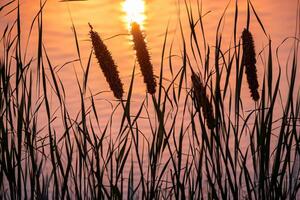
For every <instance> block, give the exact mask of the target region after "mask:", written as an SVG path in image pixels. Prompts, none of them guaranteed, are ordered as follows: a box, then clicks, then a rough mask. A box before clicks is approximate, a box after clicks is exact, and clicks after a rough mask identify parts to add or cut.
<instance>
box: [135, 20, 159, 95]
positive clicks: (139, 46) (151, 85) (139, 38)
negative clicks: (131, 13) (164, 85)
mask: <svg viewBox="0 0 300 200" xmlns="http://www.w3.org/2000/svg"><path fill="white" fill-rule="evenodd" d="M131 34H132V37H133V43H134V49H135V51H136V57H137V59H138V62H139V65H140V68H141V71H142V74H143V77H144V82H145V83H146V85H147V91H148V92H149V93H150V94H154V93H155V90H156V81H155V78H154V75H153V66H152V63H151V61H150V55H149V52H148V49H147V45H146V43H145V38H144V36H143V34H142V31H141V29H140V26H139V24H138V23H136V22H133V23H131Z"/></svg>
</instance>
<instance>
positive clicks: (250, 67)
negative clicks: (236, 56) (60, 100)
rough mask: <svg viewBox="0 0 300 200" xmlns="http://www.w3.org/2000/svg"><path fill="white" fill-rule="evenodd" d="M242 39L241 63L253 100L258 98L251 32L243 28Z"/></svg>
mask: <svg viewBox="0 0 300 200" xmlns="http://www.w3.org/2000/svg"><path fill="white" fill-rule="evenodd" d="M242 40H243V64H244V66H246V75H247V81H248V85H249V89H250V93H251V97H252V99H253V100H254V101H258V100H259V93H258V86H259V85H258V81H257V74H256V73H257V70H256V65H255V64H256V58H255V50H254V42H253V37H252V34H251V33H250V32H249V31H248V30H247V29H244V31H243V33H242Z"/></svg>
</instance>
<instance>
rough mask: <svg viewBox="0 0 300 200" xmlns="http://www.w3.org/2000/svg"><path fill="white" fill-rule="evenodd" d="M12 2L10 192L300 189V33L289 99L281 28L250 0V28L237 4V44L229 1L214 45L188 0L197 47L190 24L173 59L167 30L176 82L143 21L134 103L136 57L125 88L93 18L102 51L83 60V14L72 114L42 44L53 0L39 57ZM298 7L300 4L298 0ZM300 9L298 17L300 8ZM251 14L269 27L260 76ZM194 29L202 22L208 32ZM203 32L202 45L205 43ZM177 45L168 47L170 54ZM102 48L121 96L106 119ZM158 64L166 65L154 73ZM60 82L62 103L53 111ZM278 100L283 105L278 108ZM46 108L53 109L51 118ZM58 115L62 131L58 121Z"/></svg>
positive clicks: (6, 134)
mask: <svg viewBox="0 0 300 200" xmlns="http://www.w3.org/2000/svg"><path fill="white" fill-rule="evenodd" d="M197 2H198V6H199V7H200V5H199V4H200V3H199V1H197ZM12 3H16V5H17V7H16V9H15V10H14V12H16V13H17V14H16V20H15V22H14V23H12V24H8V25H7V27H6V28H5V29H4V30H1V34H0V39H1V40H0V41H1V48H2V50H1V51H0V52H1V53H2V55H0V90H1V92H0V199H13V200H15V199H248V200H258V199H270V200H271V199H297V198H299V197H300V192H299V190H300V145H299V144H300V88H299V85H297V84H296V81H297V80H296V79H297V78H299V66H298V65H299V63H298V62H299V60H298V59H299V57H298V55H299V41H300V38H298V36H299V34H300V33H297V34H296V35H295V37H294V38H287V39H289V40H293V41H294V46H293V47H292V49H291V52H292V53H291V57H290V59H291V60H292V62H289V61H286V63H287V65H288V69H289V70H290V71H289V74H290V78H289V82H288V89H287V91H285V93H284V94H285V95H286V98H282V97H281V91H280V85H281V84H282V81H283V80H282V74H281V71H282V70H285V69H282V66H281V65H280V64H279V63H280V62H273V61H275V60H276V59H279V58H278V55H276V56H274V55H273V54H272V52H273V48H272V46H271V38H269V37H268V36H267V34H266V30H265V28H264V26H263V23H262V21H261V20H260V18H259V16H258V15H257V12H256V10H255V8H254V6H253V5H252V3H251V1H248V9H247V24H245V29H244V31H243V32H242V33H239V32H238V31H237V22H238V18H239V12H238V3H236V5H235V6H236V7H235V8H236V9H235V13H234V22H235V23H234V27H233V28H232V35H233V47H232V46H230V47H229V48H227V49H226V48H224V47H222V42H223V41H222V32H220V24H221V23H222V22H223V20H224V15H225V12H224V13H223V14H222V15H221V18H220V21H219V26H218V28H217V30H216V33H215V34H216V41H215V44H214V46H209V45H208V44H206V42H205V41H206V38H205V33H204V29H203V27H204V26H203V24H202V23H203V21H202V13H200V10H198V12H199V13H196V14H194V15H193V14H192V12H191V7H190V5H189V4H188V3H185V6H186V10H187V14H188V19H189V21H188V23H189V27H190V30H188V31H189V32H190V40H191V41H190V44H191V48H192V49H193V50H192V53H191V54H189V53H188V51H187V48H189V47H188V45H189V43H187V40H186V38H185V37H184V34H183V30H182V27H181V26H180V31H181V33H182V38H181V40H182V41H181V43H182V46H181V52H180V53H181V63H180V66H179V69H176V70H175V66H174V65H173V64H174V63H173V60H172V59H173V58H172V56H171V55H172V53H171V51H172V49H165V47H166V42H167V37H168V34H167V33H168V31H166V34H165V40H164V46H163V48H162V58H165V57H167V60H168V66H167V67H169V68H170V71H171V73H172V78H173V79H172V80H170V81H169V82H166V83H165V82H163V80H164V67H166V66H164V64H163V63H162V64H161V67H160V68H155V70H154V67H153V65H152V63H151V59H150V53H149V52H148V49H147V43H146V41H145V35H144V33H143V32H142V31H141V30H140V27H139V25H138V24H137V23H134V22H133V23H132V24H131V30H130V34H131V35H132V38H133V40H132V44H133V48H134V50H135V51H136V58H137V62H138V63H139V66H140V69H141V72H142V75H143V78H144V82H145V85H146V89H145V91H147V94H145V100H144V101H143V102H141V104H140V107H139V108H138V111H137V112H136V113H134V112H133V111H132V110H133V109H132V104H131V103H132V102H131V100H132V93H133V90H134V87H133V83H134V79H135V67H133V73H132V77H131V82H130V85H129V88H128V90H127V91H124V89H123V84H122V80H121V78H120V75H119V74H121V73H122V72H120V73H119V71H118V68H117V64H115V62H114V60H113V58H114V57H113V56H112V54H111V53H110V51H109V46H108V47H107V46H106V45H105V44H104V42H103V40H102V39H101V37H100V35H101V34H100V35H99V34H98V33H97V32H96V31H95V30H94V29H93V27H92V25H90V29H91V30H90V33H89V36H90V39H91V41H90V42H91V47H92V50H91V53H90V57H89V60H88V63H87V64H86V66H84V65H83V62H82V61H81V57H80V53H79V52H80V49H79V45H78V39H77V35H76V30H75V27H74V25H73V28H72V30H73V32H74V37H75V41H76V46H77V52H78V60H79V61H80V62H79V63H80V65H81V67H82V68H83V69H84V77H83V81H82V83H81V80H79V79H78V78H77V85H78V89H79V91H80V96H79V99H78V102H79V103H80V106H81V108H80V111H79V112H78V115H77V116H75V117H73V116H71V115H70V111H69V110H68V108H67V105H66V95H65V90H66V89H67V88H65V87H64V83H63V82H62V81H61V80H60V78H59V76H58V72H57V69H55V67H53V66H52V65H51V60H50V58H49V57H48V54H47V50H46V48H45V46H44V44H43V26H45V25H44V24H43V12H42V11H43V7H44V5H45V3H46V2H45V3H44V4H42V3H41V10H40V12H38V13H37V15H36V17H35V18H34V21H33V22H32V24H37V28H38V38H37V39H38V48H37V51H36V57H34V58H32V59H29V60H25V57H26V56H24V53H23V52H24V49H23V48H24V47H23V46H22V45H21V44H22V40H24V38H22V37H21V32H22V30H21V26H20V24H21V23H22V19H21V17H20V9H21V8H20V3H19V2H15V1H11V2H9V3H7V4H6V5H0V6H2V7H0V12H5V13H6V12H7V11H6V6H8V5H10V4H12ZM298 6H299V8H298V10H300V5H299V3H298ZM250 16H251V17H252V18H251V19H250ZM297 16H298V18H297V19H296V21H297V22H299V16H300V13H297ZM181 23H182V22H181V21H180V24H181ZM250 23H258V24H259V25H260V28H261V30H262V31H263V32H264V33H265V35H266V37H267V38H269V44H268V46H267V47H266V48H265V49H266V52H267V62H266V64H265V66H264V67H265V72H264V74H260V75H259V76H258V75H257V69H256V59H257V58H256V53H255V49H254V43H255V37H253V36H252V34H251V32H250V31H251V29H250V28H249V27H250ZM33 28H34V26H32V27H31V29H30V32H31V31H32V29H33ZM196 29H199V30H201V34H200V35H199V34H198V31H199V30H197V31H196ZM28 40H29V39H28ZM200 41H201V42H200ZM203 41H204V42H203ZM285 41H286V40H285ZM202 43H204V47H201V46H200V44H202ZM27 48H36V47H30V46H26V48H25V49H26V50H27ZM171 48H172V47H171ZM26 50H25V52H26ZM277 50H278V49H277ZM167 51H169V52H170V54H169V55H165V53H166V52H167ZM93 52H94V55H95V58H96V60H97V61H98V64H99V66H100V68H101V70H102V72H103V74H104V76H105V78H106V81H107V83H108V85H109V86H110V89H111V90H112V93H113V95H114V97H115V98H116V100H117V107H116V108H115V110H117V109H121V115H120V116H119V117H115V116H114V115H115V110H114V112H112V113H111V120H110V121H109V122H108V123H107V125H106V126H105V128H104V129H101V128H100V120H101V119H100V118H99V114H98V111H97V109H96V102H95V99H94V96H93V95H91V96H88V95H87V94H86V93H87V80H88V76H89V68H90V65H91V59H92V55H93ZM276 52H277V51H276ZM277 53H278V52H277ZM25 54H26V53H25ZM114 56H115V55H114ZM116 56H117V55H116ZM190 59H195V60H199V63H198V65H197V66H195V65H194V64H191V62H190ZM33 61H35V62H33ZM162 62H163V61H162ZM33 63H34V64H33ZM165 65H166V64H165ZM275 68H276V69H278V74H276V75H275V73H274V69H275ZM153 71H155V72H156V73H159V74H158V75H157V76H155V75H154V72H153ZM74 76H76V77H77V75H75V74H74ZM232 77H233V78H232ZM258 77H260V78H258ZM245 81H247V83H248V85H249V90H250V92H249V93H250V95H251V98H252V101H253V102H254V104H253V105H254V107H253V108H252V110H250V111H245V110H244V106H243V102H244V101H245V99H243V97H242V96H241V88H242V83H243V82H245ZM190 83H191V84H190ZM189 85H191V87H189ZM99 87H100V86H99ZM50 93H53V94H54V97H51V98H54V99H56V100H57V102H58V108H55V109H56V110H55V111H54V110H53V109H54V108H52V107H51V105H52V104H51V100H50V97H49V94H50ZM36 97H37V98H36ZM279 107H280V109H282V111H281V112H280V113H281V114H280V116H278V112H277V110H276V109H279ZM56 115H59V117H56ZM145 116H146V117H145ZM41 117H43V118H44V119H45V120H46V124H45V125H42V126H41V125H40V124H39V121H40V118H41ZM116 119H118V120H119V124H120V125H119V127H118V128H117V130H118V131H116V130H115V129H114V130H113V134H114V135H115V137H112V128H111V126H112V123H113V120H116ZM58 120H61V122H59V123H60V126H61V129H59V130H60V132H58V129H57V125H55V123H54V122H56V121H58ZM141 121H143V123H145V122H146V123H147V125H148V127H149V130H148V131H149V132H150V134H149V135H145V134H144V130H143V129H142V128H141V124H142V122H141ZM114 123H116V122H114ZM184 144H188V145H184Z"/></svg>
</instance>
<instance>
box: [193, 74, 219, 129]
mask: <svg viewBox="0 0 300 200" xmlns="http://www.w3.org/2000/svg"><path fill="white" fill-rule="evenodd" d="M191 80H192V84H193V94H194V95H193V96H194V99H193V102H194V105H195V108H196V110H197V111H198V112H200V108H202V112H203V116H204V118H205V120H206V124H207V127H208V128H209V129H213V128H215V126H216V119H215V117H214V111H213V106H212V103H211V102H210V101H209V99H208V97H207V94H206V88H205V87H204V86H203V83H202V81H201V79H200V77H199V75H197V74H195V73H194V72H192V76H191Z"/></svg>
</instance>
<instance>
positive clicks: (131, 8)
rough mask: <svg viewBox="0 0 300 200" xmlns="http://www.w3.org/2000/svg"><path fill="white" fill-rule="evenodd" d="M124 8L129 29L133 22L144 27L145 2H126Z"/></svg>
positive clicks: (137, 0)
mask: <svg viewBox="0 0 300 200" xmlns="http://www.w3.org/2000/svg"><path fill="white" fill-rule="evenodd" d="M122 7H123V11H124V12H125V13H126V16H125V20H126V22H127V25H128V28H129V27H130V24H131V23H132V22H136V23H138V24H139V25H140V26H141V27H143V24H144V20H145V18H146V17H145V2H144V0H125V1H124V3H123V4H122Z"/></svg>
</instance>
